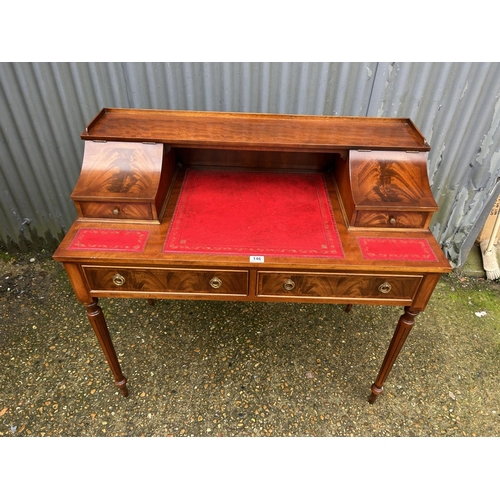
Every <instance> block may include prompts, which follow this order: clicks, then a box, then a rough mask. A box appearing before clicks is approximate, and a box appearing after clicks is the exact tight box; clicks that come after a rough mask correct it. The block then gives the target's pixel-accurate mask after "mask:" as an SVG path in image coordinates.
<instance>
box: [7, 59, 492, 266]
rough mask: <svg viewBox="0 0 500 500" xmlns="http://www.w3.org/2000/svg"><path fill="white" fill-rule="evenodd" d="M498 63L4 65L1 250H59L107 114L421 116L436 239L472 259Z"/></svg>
mask: <svg viewBox="0 0 500 500" xmlns="http://www.w3.org/2000/svg"><path fill="white" fill-rule="evenodd" d="M499 97H500V65H499V64H498V63H410V62H403V63H373V62H371V63H362V62H356V63H322V62H309V63H300V62H287V63H271V62H267V63H255V62H244V63H217V62H190V63H180V62H176V63H118V62H116V63H90V62H89V63H0V117H1V119H0V195H1V199H0V216H1V219H0V247H2V248H4V249H5V248H7V249H12V250H15V249H20V250H24V249H28V248H32V247H33V248H41V247H47V248H48V249H49V250H52V249H53V248H54V247H55V245H56V244H57V242H58V241H59V240H60V238H61V236H62V235H63V234H64V232H65V231H66V230H67V228H68V227H69V225H70V224H71V222H72V221H73V219H74V217H75V216H76V212H75V210H74V207H73V204H72V202H71V200H70V198H69V195H70V194H71V191H72V189H73V187H74V185H75V183H76V179H77V177H78V174H79V171H80V165H81V158H82V154H83V144H82V141H81V140H80V138H79V136H80V133H81V131H82V130H83V129H84V127H85V125H86V124H87V123H88V122H89V121H90V120H91V119H92V118H93V117H94V116H95V114H96V113H97V112H98V111H99V110H100V109H101V108H102V107H135V108H157V109H190V110H213V111H246V112H264V113H291V114H296V113H301V114H324V115H339V116H340V115H352V116H397V117H409V118H411V119H412V120H413V121H414V122H415V124H416V125H417V127H419V129H420V130H421V131H422V133H423V134H424V135H425V136H426V138H427V139H428V140H429V142H430V143H431V146H432V150H431V152H430V153H429V176H430V180H431V184H432V189H433V192H434V195H435V197H436V200H437V201H438V203H439V205H440V211H439V212H438V213H437V215H436V216H435V217H434V219H433V221H432V228H433V232H434V234H435V235H436V237H437V238H438V241H440V243H441V244H442V246H443V248H444V250H445V251H446V252H447V254H448V257H449V258H450V260H451V261H452V263H454V264H455V265H459V264H460V263H462V262H463V260H464V258H465V256H466V254H467V252H468V250H469V249H470V247H471V245H472V243H473V241H474V239H475V238H476V236H477V234H478V232H479V231H480V229H481V226H482V222H484V220H485V218H486V216H487V214H488V212H489V208H490V207H491V205H492V204H493V202H494V201H495V199H496V194H497V189H498V184H497V179H498V177H499V175H500V173H499V172H500V164H499V157H500V136H499V135H500V131H499V127H498V125H499V122H500V112H499V107H500V106H499Z"/></svg>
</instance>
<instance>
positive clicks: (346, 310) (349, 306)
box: [345, 304, 352, 313]
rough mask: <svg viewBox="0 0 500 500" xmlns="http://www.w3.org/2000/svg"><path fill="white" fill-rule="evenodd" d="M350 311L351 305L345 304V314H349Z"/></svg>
mask: <svg viewBox="0 0 500 500" xmlns="http://www.w3.org/2000/svg"><path fill="white" fill-rule="evenodd" d="M351 309H352V304H347V305H346V306H345V312H346V313H348V312H351Z"/></svg>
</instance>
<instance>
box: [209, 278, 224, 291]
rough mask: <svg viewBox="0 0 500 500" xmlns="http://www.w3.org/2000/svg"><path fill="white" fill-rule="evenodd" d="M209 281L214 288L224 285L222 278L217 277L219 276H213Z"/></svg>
mask: <svg viewBox="0 0 500 500" xmlns="http://www.w3.org/2000/svg"><path fill="white" fill-rule="evenodd" d="M209 283H210V286H211V287H212V288H220V287H221V286H222V280H221V279H219V278H217V277H215V278H212V279H211V280H210V281H209Z"/></svg>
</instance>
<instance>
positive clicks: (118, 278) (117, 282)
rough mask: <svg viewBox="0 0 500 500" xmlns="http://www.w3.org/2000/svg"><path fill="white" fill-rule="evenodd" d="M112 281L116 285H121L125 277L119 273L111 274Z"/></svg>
mask: <svg viewBox="0 0 500 500" xmlns="http://www.w3.org/2000/svg"><path fill="white" fill-rule="evenodd" d="M113 283H114V284H115V285H116V286H122V285H123V284H124V283H125V278H124V277H123V276H122V275H121V274H118V273H117V274H115V275H114V276H113Z"/></svg>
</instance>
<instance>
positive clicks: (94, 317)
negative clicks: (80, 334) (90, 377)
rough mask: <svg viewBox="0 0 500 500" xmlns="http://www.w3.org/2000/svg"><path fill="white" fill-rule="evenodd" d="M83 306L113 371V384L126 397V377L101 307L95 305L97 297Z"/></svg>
mask: <svg viewBox="0 0 500 500" xmlns="http://www.w3.org/2000/svg"><path fill="white" fill-rule="evenodd" d="M85 307H86V308H87V316H88V318H89V320H90V324H91V325H92V328H93V329H94V332H95V334H96V337H97V340H98V341H99V344H100V345H101V349H102V350H103V352H104V355H105V356H106V359H107V361H108V365H109V367H110V368H111V371H112V372H113V377H114V378H115V385H116V387H118V389H120V391H121V393H122V395H123V396H125V397H126V396H128V389H127V379H126V378H125V377H124V376H123V373H122V370H121V367H120V363H119V362H118V358H117V356H116V351H115V348H114V346H113V342H112V341H111V337H110V335H109V331H108V325H107V324H106V320H105V319H104V314H103V312H102V309H101V308H100V307H99V306H98V305H97V299H94V302H91V303H89V304H85Z"/></svg>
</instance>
